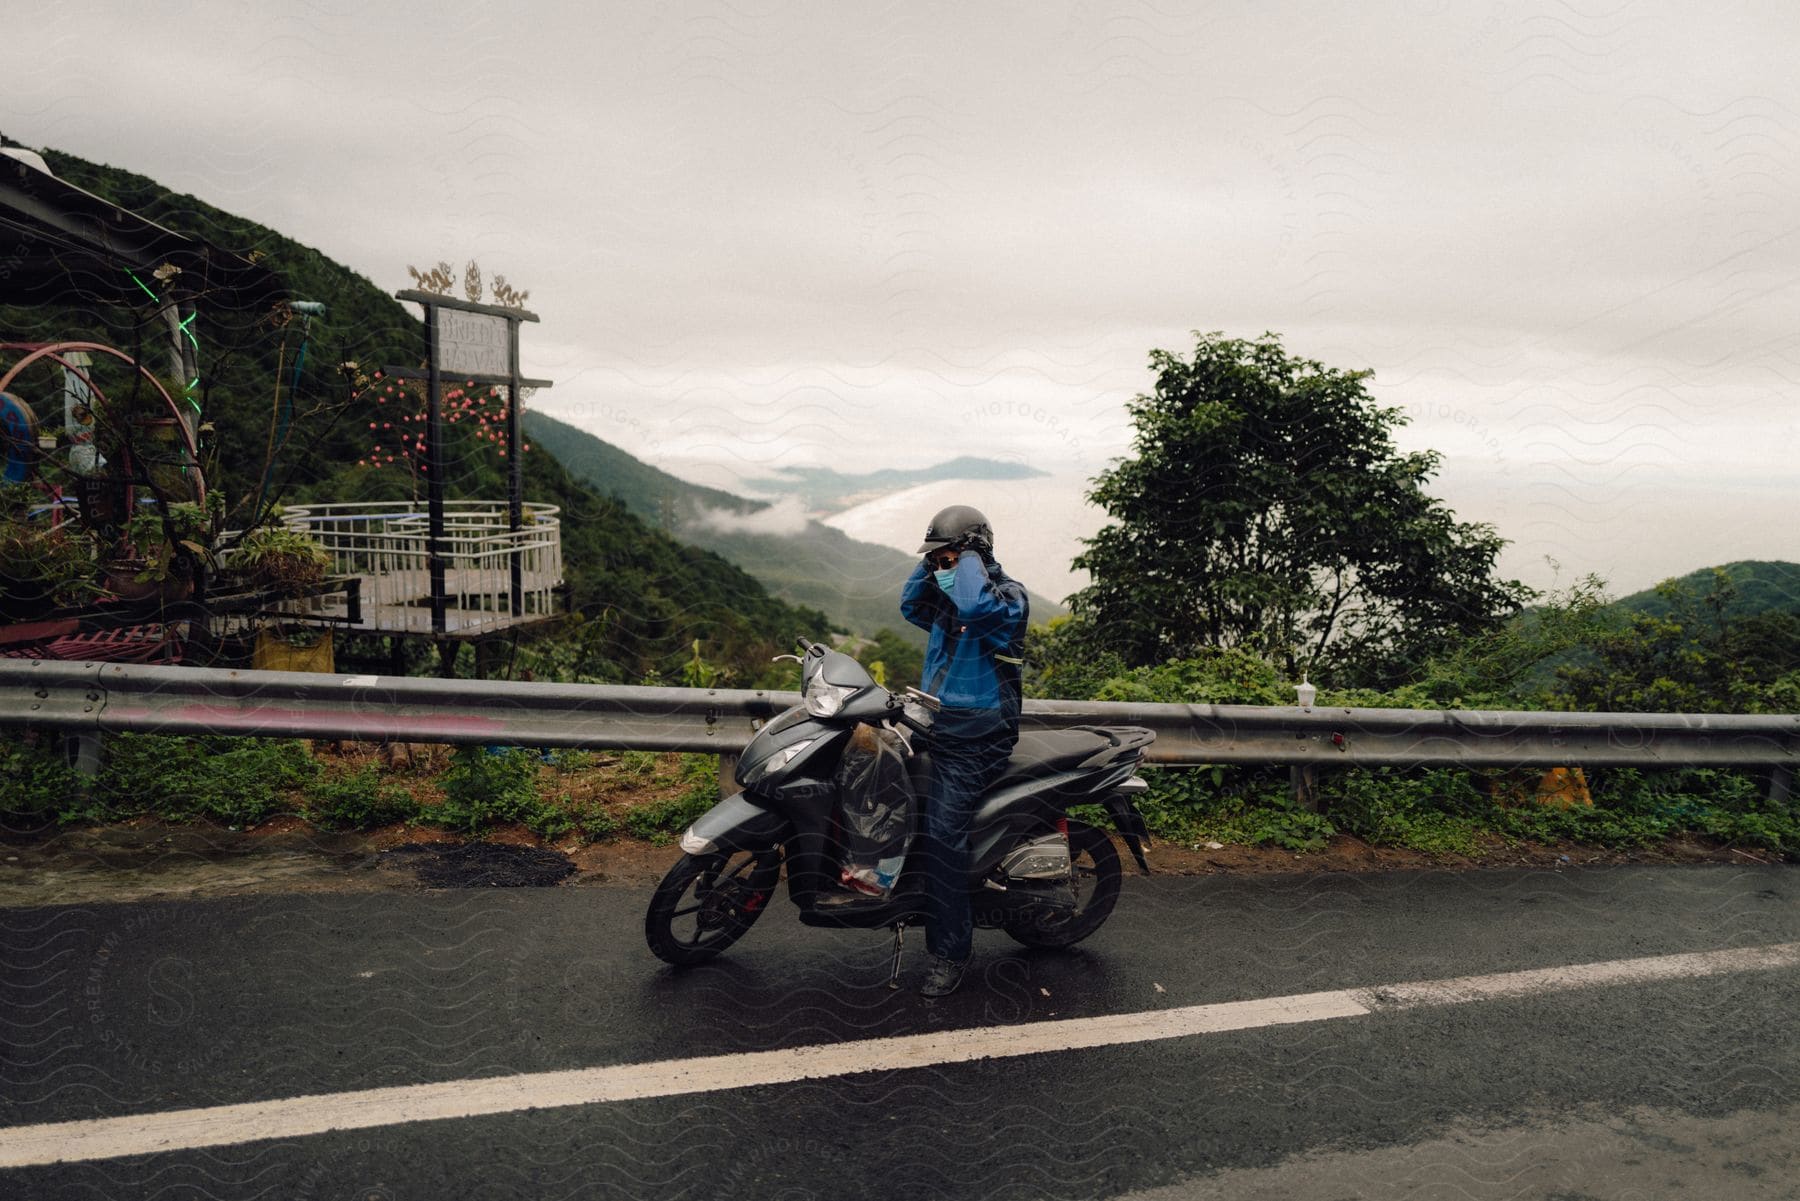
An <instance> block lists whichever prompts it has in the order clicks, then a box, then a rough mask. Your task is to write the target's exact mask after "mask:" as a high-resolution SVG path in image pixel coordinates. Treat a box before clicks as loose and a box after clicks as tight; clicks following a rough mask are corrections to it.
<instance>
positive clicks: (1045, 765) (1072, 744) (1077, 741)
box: [995, 730, 1114, 785]
mask: <svg viewBox="0 0 1800 1201" xmlns="http://www.w3.org/2000/svg"><path fill="white" fill-rule="evenodd" d="M1112 745H1114V740H1113V739H1111V738H1109V737H1108V736H1107V735H1105V734H1101V733H1098V732H1097V731H1094V730H1031V731H1026V732H1023V733H1021V734H1020V735H1019V741H1018V743H1017V744H1016V745H1015V746H1014V747H1013V752H1012V758H1011V759H1009V760H1008V761H1007V764H1006V771H1005V773H1004V774H1003V775H1001V777H1000V780H998V781H996V782H995V783H996V785H998V784H999V783H1001V782H1004V781H1007V780H1015V779H1028V778H1030V777H1033V776H1047V775H1053V774H1055V773H1056V772H1060V771H1071V770H1073V769H1074V768H1076V767H1079V766H1081V764H1082V763H1083V762H1084V761H1086V760H1087V759H1089V758H1092V757H1093V755H1094V754H1095V753H1096V752H1098V751H1101V750H1104V749H1106V748H1107V747H1110V746H1112Z"/></svg>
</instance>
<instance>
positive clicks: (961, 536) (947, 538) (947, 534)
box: [919, 505, 994, 555]
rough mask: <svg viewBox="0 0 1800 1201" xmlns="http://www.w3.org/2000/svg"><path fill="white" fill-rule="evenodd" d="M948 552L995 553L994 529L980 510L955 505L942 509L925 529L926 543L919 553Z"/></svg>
mask: <svg viewBox="0 0 1800 1201" xmlns="http://www.w3.org/2000/svg"><path fill="white" fill-rule="evenodd" d="M944 549H949V550H973V551H978V552H980V553H981V554H983V555H988V554H992V553H993V550H994V527H993V526H991V525H989V524H988V519H987V518H986V517H984V516H982V513H981V510H980V509H976V508H972V507H971V506H969V505H951V506H950V507H949V508H947V509H942V510H939V512H938V515H937V516H936V517H933V518H932V519H931V525H930V526H929V527H927V528H926V530H925V543H924V545H923V546H921V547H919V553H920V554H922V555H928V554H930V553H931V552H932V551H934V550H944Z"/></svg>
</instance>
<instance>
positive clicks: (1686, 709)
mask: <svg viewBox="0 0 1800 1201" xmlns="http://www.w3.org/2000/svg"><path fill="white" fill-rule="evenodd" d="M1689 578H1691V577H1689ZM1656 595H1657V598H1658V599H1659V600H1660V601H1661V602H1663V603H1662V605H1660V606H1659V607H1658V609H1657V610H1655V611H1650V612H1643V611H1639V612H1634V613H1630V614H1628V615H1627V616H1626V617H1625V619H1624V621H1623V622H1622V623H1620V624H1615V625H1614V627H1613V628H1611V629H1609V630H1604V631H1601V632H1599V633H1597V634H1596V635H1594V636H1593V637H1592V638H1591V639H1589V641H1588V650H1589V652H1590V653H1589V654H1588V655H1587V656H1586V657H1584V658H1583V659H1581V660H1580V661H1578V662H1575V663H1570V664H1566V665H1564V666H1562V667H1560V668H1559V669H1558V670H1557V677H1558V684H1559V694H1560V695H1559V697H1558V700H1559V701H1560V703H1562V704H1564V705H1566V706H1567V707H1569V708H1572V709H1595V710H1602V711H1609V712H1625V713H1734V712H1744V711H1746V710H1752V711H1753V710H1766V711H1775V712H1779V711H1782V710H1781V704H1780V700H1779V699H1778V698H1781V697H1785V696H1787V695H1788V693H1787V691H1786V689H1787V687H1788V686H1789V685H1786V684H1784V683H1783V681H1784V679H1790V680H1791V678H1792V676H1793V673H1794V670H1795V668H1797V667H1800V617H1796V615H1795V614H1793V613H1790V612H1782V611H1779V610H1767V611H1765V612H1762V613H1756V614H1752V615H1749V616H1746V617H1739V618H1735V619H1734V618H1733V617H1731V616H1730V614H1731V611H1732V607H1733V603H1734V601H1735V600H1736V599H1737V586H1736V584H1735V583H1734V582H1733V580H1732V579H1731V577H1730V576H1729V575H1728V574H1726V572H1724V571H1722V570H1719V569H1714V570H1713V572H1712V574H1711V579H1710V582H1709V585H1708V587H1707V589H1706V591H1705V592H1700V591H1698V590H1697V589H1695V588H1693V587H1692V586H1690V584H1689V583H1688V580H1687V579H1682V580H1665V581H1664V582H1663V583H1661V584H1659V585H1657V588H1656Z"/></svg>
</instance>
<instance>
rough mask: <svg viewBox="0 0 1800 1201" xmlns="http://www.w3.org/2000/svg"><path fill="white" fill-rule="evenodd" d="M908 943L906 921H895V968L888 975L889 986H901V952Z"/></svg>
mask: <svg viewBox="0 0 1800 1201" xmlns="http://www.w3.org/2000/svg"><path fill="white" fill-rule="evenodd" d="M905 945H906V923H905V922H895V923H894V968H893V971H892V972H891V973H889V975H888V987H889V988H899V987H900V952H901V950H902V949H903V948H904V947H905Z"/></svg>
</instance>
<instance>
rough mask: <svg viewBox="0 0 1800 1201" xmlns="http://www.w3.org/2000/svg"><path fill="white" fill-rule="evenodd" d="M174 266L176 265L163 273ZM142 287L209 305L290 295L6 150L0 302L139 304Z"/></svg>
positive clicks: (241, 261) (265, 274)
mask: <svg viewBox="0 0 1800 1201" xmlns="http://www.w3.org/2000/svg"><path fill="white" fill-rule="evenodd" d="M9 149H10V148H9ZM36 157H37V156H36V155H31V156H30V158H34V159H35V158H36ZM40 161H41V160H40ZM167 267H174V268H176V269H177V272H176V273H173V274H171V273H169V272H168V271H166V270H164V271H163V277H162V278H161V279H157V278H156V273H157V271H158V270H159V269H163V268H167ZM133 273H135V274H136V275H137V276H138V280H137V281H134V280H133V278H132V274H133ZM140 284H141V286H140ZM145 289H154V290H155V295H156V296H157V297H158V298H160V299H162V300H165V301H171V300H172V301H176V302H180V303H184V304H185V303H189V302H192V301H195V300H199V301H202V302H204V303H205V304H206V306H207V307H208V308H210V309H219V308H225V309H262V308H267V307H269V306H271V305H273V304H275V303H277V302H279V301H281V300H285V299H286V296H287V293H286V289H285V288H284V287H283V286H282V283H281V281H280V279H279V278H278V277H277V276H276V275H275V274H274V272H272V271H270V270H269V269H268V268H266V267H263V266H260V265H259V264H256V263H252V262H251V261H250V260H249V259H246V258H244V257H243V256H241V255H237V254H233V253H232V252H231V251H228V250H223V249H221V248H219V247H217V246H213V245H211V244H210V243H207V242H204V241H201V240H200V239H198V238H191V237H188V236H187V235H185V234H179V233H176V232H175V231H174V230H172V229H168V228H166V227H164V226H161V225H158V224H157V223H156V222H154V221H151V220H149V219H148V218H146V217H142V216H140V215H138V214H137V213H134V212H132V211H131V210H129V209H124V208H120V207H119V206H118V205H116V204H113V203H112V202H111V201H109V200H105V199H103V198H101V197H99V196H96V195H94V194H93V193H92V192H89V191H86V190H84V189H82V188H78V187H76V186H75V185H74V184H72V183H68V182H67V181H65V180H61V179H58V178H57V177H56V176H54V175H52V174H50V173H49V172H48V171H45V170H42V169H40V168H39V167H37V166H36V165H34V164H33V163H32V162H30V161H28V159H27V158H26V157H24V156H20V155H13V154H0V304H25V305H36V304H126V305H137V304H140V303H142V302H143V301H145V300H146V299H147V297H146V295H145Z"/></svg>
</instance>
